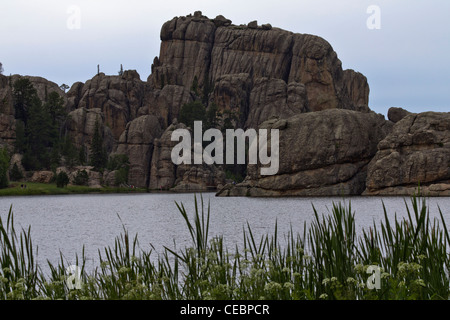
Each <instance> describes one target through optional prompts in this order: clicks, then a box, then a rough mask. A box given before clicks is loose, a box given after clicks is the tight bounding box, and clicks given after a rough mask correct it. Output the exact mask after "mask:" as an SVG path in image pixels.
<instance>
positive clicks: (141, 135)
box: [115, 115, 162, 187]
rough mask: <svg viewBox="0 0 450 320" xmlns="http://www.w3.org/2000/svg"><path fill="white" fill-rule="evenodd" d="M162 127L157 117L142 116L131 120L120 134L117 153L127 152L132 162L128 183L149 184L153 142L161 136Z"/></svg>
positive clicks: (140, 185) (136, 184)
mask: <svg viewBox="0 0 450 320" xmlns="http://www.w3.org/2000/svg"><path fill="white" fill-rule="evenodd" d="M161 133H162V129H161V126H160V124H159V120H158V118H157V117H155V116H152V115H146V116H141V117H139V118H136V119H134V120H133V121H131V122H129V123H128V125H127V127H126V128H125V131H124V132H123V133H122V135H121V136H120V139H119V142H118V147H117V150H116V151H115V153H116V154H125V155H127V156H128V159H129V162H130V170H129V174H128V184H130V185H135V186H139V187H142V186H144V187H145V186H148V184H149V178H150V162H151V159H152V154H153V143H154V140H155V139H156V138H159V137H160V136H161Z"/></svg>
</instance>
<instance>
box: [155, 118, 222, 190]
mask: <svg viewBox="0 0 450 320" xmlns="http://www.w3.org/2000/svg"><path fill="white" fill-rule="evenodd" d="M177 129H187V128H186V126H185V125H184V124H182V123H177V122H176V121H174V123H173V124H172V125H170V126H169V127H168V128H167V129H166V130H165V131H164V133H163V134H162V136H161V138H159V139H155V141H154V145H155V146H154V151H153V156H152V162H151V171H150V183H149V188H150V189H152V190H172V191H208V190H215V189H216V188H217V187H218V186H219V187H221V186H222V185H224V184H225V173H224V172H223V170H222V169H221V168H218V167H216V166H215V165H206V164H202V165H194V164H192V165H187V164H181V165H179V166H177V165H175V164H174V163H173V162H172V156H171V154H172V149H173V147H175V146H176V145H177V144H178V143H179V142H177V141H172V140H171V138H172V133H173V131H175V130H177ZM191 137H192V135H191Z"/></svg>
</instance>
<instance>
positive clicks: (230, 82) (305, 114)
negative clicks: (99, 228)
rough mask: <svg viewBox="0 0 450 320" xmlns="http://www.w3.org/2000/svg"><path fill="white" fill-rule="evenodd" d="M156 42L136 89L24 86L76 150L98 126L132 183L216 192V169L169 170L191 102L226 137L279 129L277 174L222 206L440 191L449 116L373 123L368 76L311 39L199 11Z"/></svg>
mask: <svg viewBox="0 0 450 320" xmlns="http://www.w3.org/2000/svg"><path fill="white" fill-rule="evenodd" d="M160 37H161V48H160V54H159V56H158V57H155V58H154V60H153V64H152V66H151V74H150V75H149V76H148V78H147V79H146V81H143V80H141V78H140V75H139V74H138V73H137V72H136V71H134V70H128V71H124V72H123V73H121V74H120V75H105V74H103V73H99V74H97V75H95V76H94V77H93V78H92V79H90V80H88V81H86V82H85V83H82V82H76V83H74V84H73V85H72V87H71V88H70V90H69V91H68V92H67V94H66V93H64V92H63V91H62V90H61V89H60V88H59V87H58V85H56V84H54V83H52V82H50V81H47V80H45V79H43V78H39V77H28V78H29V79H30V81H31V82H32V83H33V85H34V86H35V87H36V89H37V92H38V95H39V97H40V98H41V99H42V100H43V99H45V96H46V95H47V94H48V93H50V92H52V91H57V92H58V93H59V94H60V95H61V96H63V98H64V101H65V102H66V110H67V111H68V113H69V119H68V120H67V121H66V123H65V125H64V128H63V129H64V130H63V131H64V133H66V134H67V135H68V136H69V137H70V138H71V139H72V141H73V144H74V145H75V147H77V148H81V147H83V148H85V149H86V151H89V146H90V144H91V140H92V137H93V133H94V128H95V122H96V121H99V126H100V130H101V133H102V136H103V141H104V143H105V147H106V150H107V152H108V154H109V155H120V154H124V155H127V156H128V159H129V162H130V171H129V177H128V178H129V183H130V184H132V185H135V186H137V187H141V188H149V189H156V190H158V189H165V190H166V189H170V190H174V191H194V190H195V191H197V190H200V191H205V190H210V189H214V188H218V189H221V187H222V185H224V184H225V182H226V180H225V171H224V168H223V167H222V166H208V165H179V166H176V165H174V164H173V163H172V160H171V150H172V148H173V146H174V145H175V144H176V142H174V141H171V134H172V132H173V131H174V130H175V129H177V128H186V127H185V125H184V124H181V123H178V122H177V120H176V119H179V115H180V110H181V108H182V107H183V105H185V104H187V103H190V102H193V101H195V100H200V101H202V103H203V104H205V107H207V108H208V110H209V108H210V107H211V106H213V105H215V106H217V109H218V113H219V114H220V115H221V118H220V121H218V124H219V126H220V125H224V122H225V120H226V117H229V119H231V118H232V117H233V118H232V119H233V120H232V121H231V126H233V127H234V128H235V129H236V128H243V129H249V128H254V129H257V128H269V129H270V128H278V129H280V170H279V172H278V174H276V175H275V176H260V175H259V173H258V172H259V170H257V169H258V166H253V165H249V166H248V168H247V177H246V179H245V180H244V182H242V183H240V184H237V185H226V186H225V187H224V188H223V189H221V191H220V192H219V194H220V195H239V196H245V195H251V196H288V195H289V196H291V195H299V196H301V195H356V194H361V193H362V192H363V191H365V194H388V193H393V194H402V193H407V192H410V188H413V187H414V186H415V185H416V184H417V183H419V182H420V183H421V185H423V187H424V188H427V191H429V192H432V191H433V194H447V192H448V190H450V187H449V186H448V185H449V179H450V177H449V176H448V175H449V169H448V168H449V152H448V151H449V144H450V141H449V140H450V137H449V136H450V134H449V132H448V131H449V130H448V115H447V114H435V113H424V114H411V113H409V112H408V111H406V110H404V109H401V108H391V109H390V110H389V114H388V118H389V120H385V119H384V117H383V116H381V115H378V114H375V113H374V112H372V111H371V110H370V108H369V101H368V100H369V85H368V81H367V79H366V77H365V76H364V75H363V74H361V73H359V72H357V71H354V70H351V69H348V70H343V69H342V63H341V61H340V60H339V58H338V56H337V54H336V52H335V51H334V50H333V48H332V46H331V45H330V43H328V42H327V41H326V40H324V39H322V38H321V37H318V36H314V35H309V34H300V33H293V32H290V31H286V30H282V29H279V28H276V27H273V26H272V25H270V24H268V23H263V24H259V23H258V21H251V22H249V23H248V24H245V25H234V24H232V21H230V20H228V19H227V18H225V17H223V16H220V15H219V16H217V17H216V18H213V19H210V18H208V17H206V16H204V15H203V14H202V13H201V12H200V11H197V12H195V13H194V14H192V15H188V16H185V17H175V18H173V19H172V20H170V21H167V22H166V23H165V24H164V25H163V26H162V28H161V33H160ZM17 77H18V76H16V75H15V76H12V77H11V78H10V79H8V77H5V76H2V75H0V108H1V110H0V144H1V145H6V146H8V148H9V149H10V150H11V151H13V150H12V149H13V146H14V140H15V119H14V106H13V103H12V88H11V85H10V82H11V81H12V80H14V79H16V78H17ZM229 119H228V120H229ZM228 125H229V124H228ZM220 129H224V128H223V127H221V128H220ZM16 158H17V157H16ZM88 158H89V154H88ZM19 164H20V163H19ZM69 171H70V170H69ZM88 171H89V177H90V179H91V180H92V181H91V182H90V184H91V185H99V184H100V183H104V184H109V185H111V184H113V183H114V176H115V172H114V171H113V172H109V171H105V172H104V173H103V176H100V174H99V175H97V174H96V173H94V171H93V170H91V169H89V168H88ZM70 174H71V175H73V174H74V172H73V171H70ZM29 176H32V175H29ZM43 176H46V174H42V173H37V174H36V177H35V179H37V180H42V179H44V178H43Z"/></svg>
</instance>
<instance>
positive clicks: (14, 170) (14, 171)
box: [9, 162, 23, 181]
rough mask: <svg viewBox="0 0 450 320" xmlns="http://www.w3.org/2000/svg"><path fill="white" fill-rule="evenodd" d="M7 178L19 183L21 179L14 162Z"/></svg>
mask: <svg viewBox="0 0 450 320" xmlns="http://www.w3.org/2000/svg"><path fill="white" fill-rule="evenodd" d="M9 178H10V179H11V180H12V181H20V180H22V179H23V174H22V171H21V170H20V169H19V166H18V165H17V163H16V162H14V165H13V167H12V168H11V172H10V173H9Z"/></svg>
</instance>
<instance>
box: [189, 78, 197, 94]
mask: <svg viewBox="0 0 450 320" xmlns="http://www.w3.org/2000/svg"><path fill="white" fill-rule="evenodd" d="M191 91H192V92H193V93H194V94H195V95H196V96H198V95H199V92H198V78H197V76H194V80H193V81H192V86H191Z"/></svg>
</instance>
